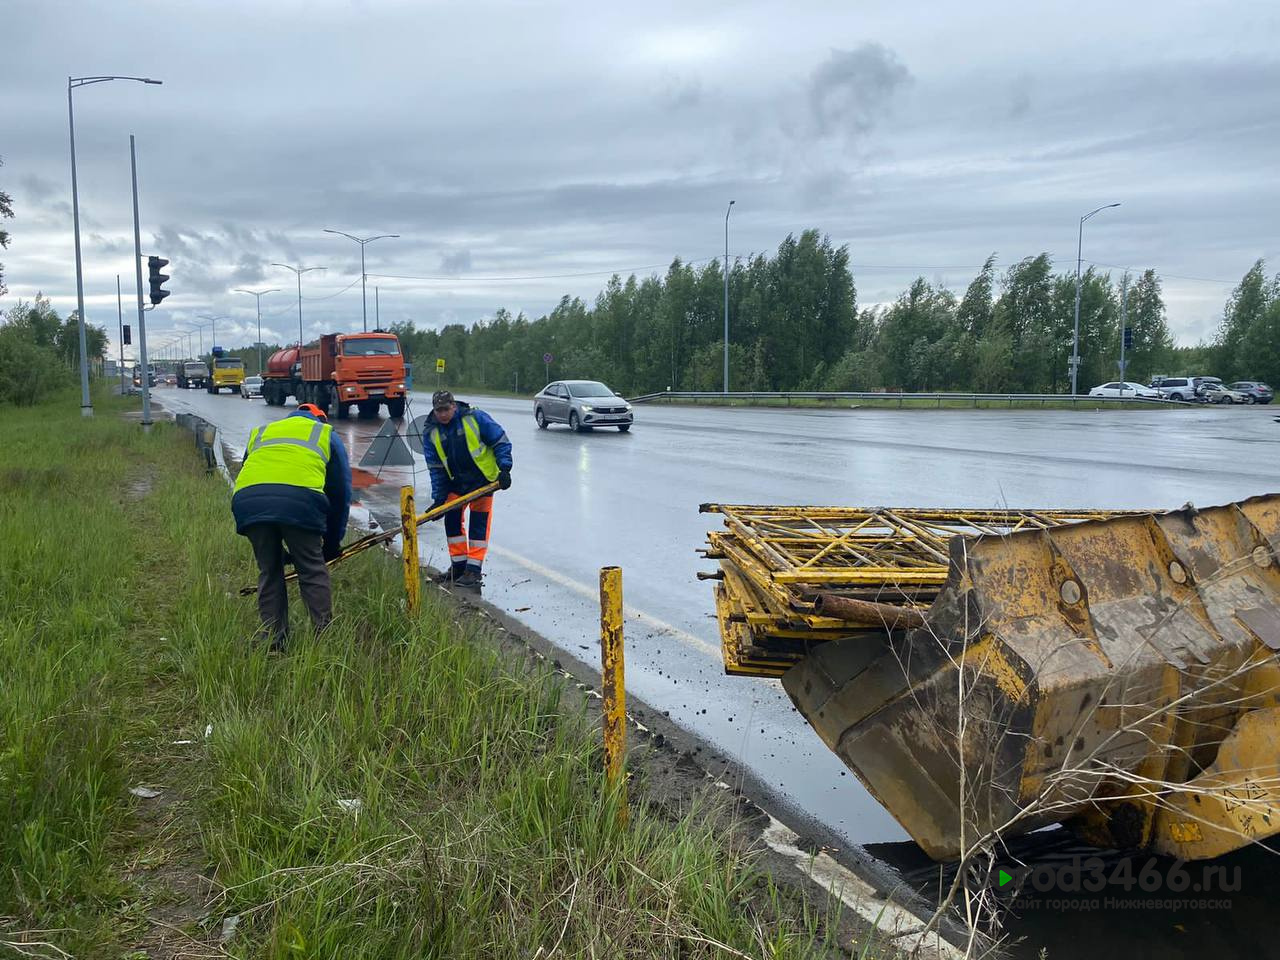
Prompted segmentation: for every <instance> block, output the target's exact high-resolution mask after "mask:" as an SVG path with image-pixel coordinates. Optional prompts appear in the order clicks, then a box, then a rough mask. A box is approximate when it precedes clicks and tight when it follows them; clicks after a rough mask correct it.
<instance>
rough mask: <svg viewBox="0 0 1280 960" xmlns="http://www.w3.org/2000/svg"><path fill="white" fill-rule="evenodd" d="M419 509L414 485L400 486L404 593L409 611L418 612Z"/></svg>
mask: <svg viewBox="0 0 1280 960" xmlns="http://www.w3.org/2000/svg"><path fill="white" fill-rule="evenodd" d="M417 519H418V511H417V509H416V508H415V506H414V503H413V487H410V486H404V487H401V488H400V537H401V539H402V540H403V541H404V542H403V543H402V544H401V551H400V552H401V553H402V554H403V555H404V595H405V601H406V604H407V606H408V609H409V613H411V614H413V613H417V612H418V590H419V587H420V579H419V578H420V574H419V571H418V524H417Z"/></svg>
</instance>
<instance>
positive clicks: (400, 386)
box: [396, 383, 404, 390]
mask: <svg viewBox="0 0 1280 960" xmlns="http://www.w3.org/2000/svg"><path fill="white" fill-rule="evenodd" d="M396 387H397V389H400V390H403V389H404V384H403V383H397V384H396Z"/></svg>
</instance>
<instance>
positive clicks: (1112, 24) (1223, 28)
mask: <svg viewBox="0 0 1280 960" xmlns="http://www.w3.org/2000/svg"><path fill="white" fill-rule="evenodd" d="M0 16H2V21H0V22H3V25H4V33H5V36H6V39H7V42H6V44H5V50H4V53H3V54H2V55H0V117H3V122H2V123H0V157H2V158H3V160H4V167H3V168H0V187H2V188H3V189H5V190H6V191H7V192H9V193H10V194H11V195H12V197H13V201H14V209H15V213H16V217H15V219H14V220H12V221H10V222H9V224H8V227H9V229H10V231H11V233H12V234H13V237H12V243H11V246H10V248H9V250H7V251H4V252H3V253H0V259H2V260H3V262H4V263H5V265H6V275H7V282H8V285H9V288H10V289H9V294H8V296H6V297H4V298H0V309H6V308H8V307H9V306H11V305H12V304H13V303H14V302H15V301H16V300H17V299H18V298H25V299H30V298H31V297H32V296H34V294H35V293H36V292H37V291H43V292H44V293H45V294H47V295H49V296H50V297H51V298H52V299H53V301H54V304H55V306H56V307H57V308H58V309H59V311H60V312H64V313H65V312H67V311H68V310H70V309H74V304H75V274H74V261H73V248H72V230H71V211H70V173H69V157H68V147H67V109H66V78H67V76H68V75H69V74H71V75H76V76H88V75H96V74H136V75H145V76H151V77H156V78H159V79H161V80H163V81H164V85H163V86H143V85H141V84H133V83H126V82H113V83H107V84H99V85H95V86H90V87H86V88H83V89H81V90H79V91H78V92H77V93H76V95H75V97H76V99H75V109H76V134H77V143H76V146H77V155H78V162H79V178H80V203H81V225H82V237H83V252H84V268H85V296H86V313H87V314H88V316H89V319H90V320H91V321H93V322H95V323H99V324H103V325H105V326H107V327H108V328H109V330H111V331H114V330H115V326H116V303H115V300H116V297H115V278H116V274H117V273H119V274H122V275H123V277H124V286H125V292H126V297H128V295H129V291H130V290H131V289H133V283H134V279H133V276H134V275H133V266H132V253H133V242H132V241H133V237H132V211H131V206H130V193H129V149H128V147H129V141H128V137H129V134H130V133H133V134H136V136H137V138H138V169H139V181H140V193H141V206H142V237H143V242H142V243H143V253H144V255H145V254H150V253H158V254H161V255H163V256H166V257H168V258H169V259H171V260H172V261H173V263H172V265H171V267H170V272H171V273H172V275H173V280H172V281H171V282H170V284H169V286H170V288H171V289H172V290H173V296H171V297H170V298H169V299H168V300H167V301H165V303H164V305H163V306H162V307H161V308H160V309H159V310H157V311H155V312H153V313H151V314H148V327H149V328H154V329H156V330H160V329H164V328H172V327H173V326H174V325H175V321H181V320H185V319H187V318H191V317H194V316H195V315H196V314H201V313H209V314H223V315H228V316H230V317H231V318H232V319H231V320H230V321H223V323H222V324H221V325H220V327H219V332H218V339H219V341H221V342H226V343H242V342H243V343H247V342H251V341H252V340H253V339H254V337H253V330H252V323H253V316H254V314H253V305H254V300H253V298H252V297H249V296H247V295H244V294H238V293H234V292H232V291H233V289H234V288H236V287H251V288H255V289H265V288H269V287H278V288H280V291H281V292H279V293H274V294H271V295H269V296H267V297H264V298H263V301H262V302H263V314H264V316H263V327H264V331H263V333H264V339H267V340H283V339H285V338H288V337H294V336H296V331H297V301H296V292H297V288H296V285H295V280H294V277H293V275H292V274H291V273H289V272H288V271H286V270H283V269H280V268H278V267H272V266H270V264H271V262H272V261H282V262H288V263H295V264H297V263H301V264H303V265H306V266H324V267H326V268H327V269H326V270H325V271H324V272H316V273H311V274H308V275H307V276H306V277H305V278H304V281H303V295H304V301H303V313H304V319H305V321H306V327H307V334H308V336H311V335H314V334H315V333H316V332H318V331H319V330H321V329H324V330H331V329H348V330H349V329H359V327H360V309H361V301H360V283H359V276H360V266H359V264H360V260H359V248H358V247H357V245H356V244H354V243H352V242H351V241H349V240H345V239H342V238H340V237H334V236H331V235H328V234H325V233H323V232H322V230H323V228H325V227H332V228H335V229H339V230H344V231H346V232H348V233H354V234H358V235H362V236H369V235H372V234H377V233H398V234H401V235H402V236H401V239H398V240H379V241H377V242H375V243H372V244H370V245H369V246H368V247H367V270H368V273H369V274H370V280H369V294H368V303H369V316H370V325H371V326H372V320H373V315H374V290H373V287H374V285H375V284H376V285H377V287H378V288H379V298H380V305H381V318H382V321H383V322H384V323H388V322H392V321H398V320H405V319H412V320H414V321H415V322H416V323H418V324H419V325H420V326H439V325H442V324H444V323H447V322H454V321H459V320H461V321H465V322H471V321H474V320H476V319H479V318H481V317H484V316H488V315H491V314H492V313H493V311H494V310H496V309H498V308H499V307H506V308H508V309H510V310H512V311H518V310H523V311H525V312H526V313H527V314H529V315H531V316H538V315H540V314H542V313H544V312H546V311H547V310H548V309H550V308H551V307H552V306H554V304H555V302H556V301H557V300H558V299H559V297H560V296H561V295H562V294H565V293H568V294H573V295H578V296H582V297H584V298H588V299H590V298H593V297H594V295H595V294H596V292H597V291H598V290H599V289H600V288H601V287H602V286H603V285H604V283H605V282H606V281H607V279H608V275H609V273H611V272H615V271H616V272H619V273H622V274H623V275H626V274H627V273H630V272H632V271H638V272H641V273H649V272H654V271H657V272H661V271H662V269H663V268H664V267H665V265H666V264H667V263H669V262H670V260H671V258H672V257H673V256H676V255H679V256H681V257H683V258H685V259H688V260H694V261H701V260H705V259H706V258H709V257H713V256H716V255H718V254H719V253H721V252H722V251H723V246H724V233H723V231H724V211H725V206H726V204H727V202H728V201H729V200H730V199H734V200H736V201H737V204H736V206H735V207H734V210H733V216H732V219H731V221H730V228H731V233H730V251H731V253H732V254H733V255H738V256H745V255H748V254H750V253H753V252H759V251H772V250H774V249H775V248H776V247H777V244H778V242H779V241H780V240H781V239H782V238H783V237H784V236H785V235H786V234H787V233H788V232H796V233H798V232H799V231H801V230H804V229H806V228H809V227H816V228H818V229H819V230H821V231H823V232H824V233H827V234H829V235H830V236H831V238H832V240H833V241H834V242H836V243H837V244H848V246H849V249H850V252H851V259H852V261H853V263H854V264H855V267H854V277H855V281H856V283H857V286H858V298H859V302H860V303H862V304H864V305H865V304H869V303H874V302H878V301H886V300H892V299H893V298H894V297H896V296H897V294H898V293H899V292H900V291H901V290H902V289H903V288H904V287H905V286H906V284H907V283H909V281H910V280H911V278H912V277H914V276H916V275H918V274H922V275H924V276H926V277H928V278H930V279H932V280H936V281H939V282H942V283H945V284H947V285H950V286H952V287H954V288H955V289H957V290H958V291H959V290H963V287H964V286H965V285H966V284H967V283H968V281H969V279H970V278H971V277H972V275H973V274H974V273H975V272H976V270H977V268H978V266H979V265H980V264H981V263H982V261H983V260H984V259H985V257H986V256H987V255H988V254H990V253H992V252H995V253H996V254H997V256H998V258H999V262H1000V263H1001V264H1002V265H1007V264H1008V263H1009V262H1011V261H1013V260H1016V259H1018V258H1021V257H1023V256H1027V255H1030V254H1036V253H1039V252H1041V251H1048V252H1049V253H1051V254H1052V255H1053V256H1054V257H1055V258H1056V260H1057V262H1058V265H1059V267H1060V268H1061V269H1069V268H1072V267H1073V266H1074V258H1075V246H1076V224H1077V220H1078V218H1079V217H1080V216H1081V215H1082V214H1083V213H1086V212H1088V211H1089V210H1091V209H1093V208H1094V207H1096V206H1098V205H1100V204H1104V203H1110V202H1115V201H1121V202H1122V203H1123V206H1121V207H1120V208H1119V209H1116V210H1107V211H1105V212H1104V213H1102V214H1099V215H1098V216H1097V217H1095V218H1094V219H1093V220H1091V221H1090V222H1089V223H1088V224H1087V225H1086V228H1085V238H1084V239H1085V244H1084V255H1085V258H1086V260H1089V261H1095V262H1098V263H1100V264H1105V265H1116V266H1121V267H1122V266H1131V267H1133V268H1135V269H1142V268H1145V267H1148V266H1150V267H1154V268H1156V269H1157V270H1158V271H1159V272H1160V273H1161V274H1162V275H1163V276H1164V278H1165V295H1166V300H1167V302H1168V305H1169V312H1170V319H1171V321H1172V324H1173V328H1174V331H1175V333H1176V335H1177V336H1178V337H1179V339H1180V340H1181V341H1183V342H1188V343H1189V342H1194V341H1195V340H1196V339H1198V338H1200V337H1203V336H1208V335H1211V333H1212V330H1213V328H1214V325H1215V323H1216V320H1217V318H1218V317H1219V316H1220V315H1221V311H1222V304H1223V301H1224V300H1225V298H1226V296H1227V294H1228V293H1229V292H1230V289H1231V284H1232V283H1234V282H1235V281H1236V280H1238V279H1239V277H1240V276H1241V275H1242V274H1243V273H1244V272H1245V271H1246V270H1247V269H1248V268H1249V266H1250V265H1251V264H1252V262H1253V261H1254V260H1255V259H1257V258H1258V257H1260V256H1265V257H1268V258H1271V259H1272V260H1274V261H1276V262H1274V263H1272V264H1271V266H1272V268H1273V269H1274V268H1275V267H1278V266H1280V235H1278V233H1277V213H1278V212H1280V178H1277V176H1276V169H1275V168H1276V162H1277V157H1278V156H1280V112H1278V111H1277V109H1276V98H1277V92H1278V91H1280V82H1278V81H1280V4H1277V3H1275V2H1274V0H1267V2H1261V0H1234V2H1231V3H1211V2H1205V0H1200V2H1185V0H1161V2H1158V3H1157V2H1148V0H1129V2H1125V3H1120V4H1117V3H1115V2H1114V0H1107V2H1095V0H1078V2H1073V3H1071V4H1066V3H1058V4H1047V3H1042V4H1036V3H1031V4H1028V3H1025V2H1023V3H1013V2H1008V3H1005V2H993V0H974V2H971V3H967V4H956V3H943V2H936V3H922V2H915V3H912V2H902V0H895V2H850V0H844V2H835V3H829V4H825V3H803V2H796V0H792V2H790V3H786V4H783V3H781V2H770V3H727V4H717V3H699V4H688V3H656V2H652V3H644V4H637V3H633V4H601V3H574V4H569V3H565V4H534V3H489V2H477V0H468V2H456V3H450V4H427V3H422V2H382V0H365V2H353V3H342V2H329V0H310V2H276V3H269V2H261V0H258V2H253V3H247V2H241V0H219V2H216V3H204V2H195V0H190V2H182V3H174V2H171V0H169V2H165V3H149V2H137V0H131V2H123V3H114V4H103V3H96V2H95V3H87V2H67V0H39V2H31V0H8V2H6V3H5V4H4V10H3V14H2V15H0ZM1117 275H1118V271H1117ZM410 278H419V279H410ZM511 278H516V279H511ZM545 278H550V279H545ZM349 285H350V286H349ZM307 298H310V299H307ZM321 298H324V299H321ZM128 312H129V307H128V305H127V301H126V317H127V316H128ZM224 331H225V333H224ZM157 339H163V336H162V335H159V334H157V336H156V337H155V338H154V339H153V342H154V341H155V340H157ZM207 346H208V344H207V342H206V347H207Z"/></svg>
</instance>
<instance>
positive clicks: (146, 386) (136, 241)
mask: <svg viewBox="0 0 1280 960" xmlns="http://www.w3.org/2000/svg"><path fill="white" fill-rule="evenodd" d="M129 169H130V171H131V172H132V174H133V269H134V272H135V273H136V274H137V280H138V356H139V360H138V362H139V364H140V365H141V368H142V373H141V374H140V375H139V377H138V379H139V380H140V381H141V382H142V429H143V431H144V432H146V433H150V432H151V376H150V372H149V371H150V367H149V366H148V364H147V320H146V313H145V312H144V310H143V307H142V228H141V226H140V225H139V222H138V157H137V152H136V150H135V149H134V142H133V134H129Z"/></svg>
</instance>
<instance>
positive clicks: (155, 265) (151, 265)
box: [147, 257, 169, 307]
mask: <svg viewBox="0 0 1280 960" xmlns="http://www.w3.org/2000/svg"><path fill="white" fill-rule="evenodd" d="M168 265H169V261H168V260H166V259H164V258H163V257H147V270H148V272H149V273H150V274H151V305H152V306H153V307H158V306H160V301H161V300H163V299H164V298H165V297H167V296H168V295H169V291H168V290H166V289H164V286H163V284H164V282H165V281H166V280H168V279H169V275H168V274H167V273H161V272H160V271H161V270H162V269H163V268H164V267H167V266H168Z"/></svg>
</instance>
